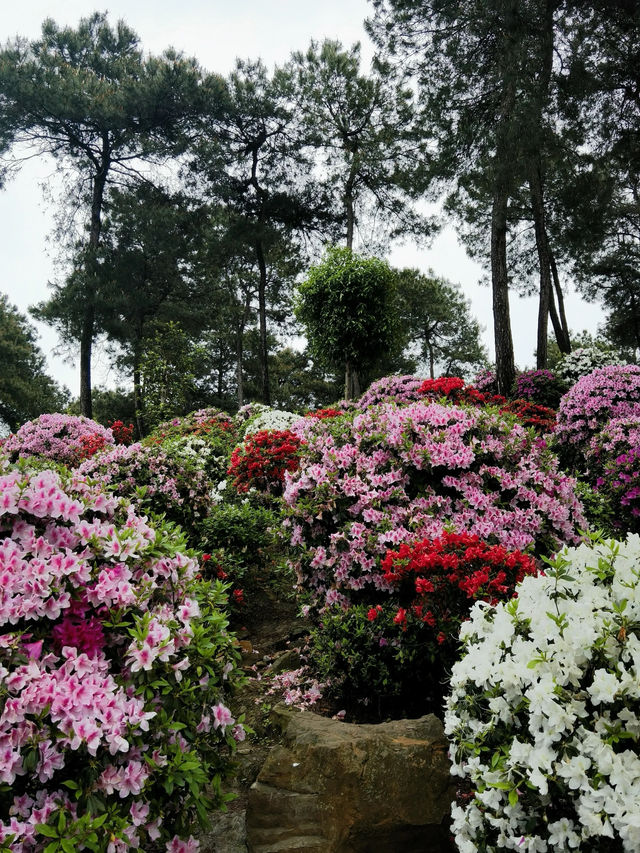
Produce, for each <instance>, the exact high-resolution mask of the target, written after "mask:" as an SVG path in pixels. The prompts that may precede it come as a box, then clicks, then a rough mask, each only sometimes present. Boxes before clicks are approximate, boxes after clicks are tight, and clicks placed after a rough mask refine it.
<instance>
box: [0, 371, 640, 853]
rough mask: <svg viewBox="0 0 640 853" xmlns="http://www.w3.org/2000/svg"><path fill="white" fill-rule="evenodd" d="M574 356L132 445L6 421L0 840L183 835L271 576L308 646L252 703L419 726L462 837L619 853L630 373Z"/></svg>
mask: <svg viewBox="0 0 640 853" xmlns="http://www.w3.org/2000/svg"><path fill="white" fill-rule="evenodd" d="M568 358H569V357H568ZM573 362H575V364H573ZM573 362H572V363H571V364H568V365H567V368H566V370H564V371H562V370H560V369H558V370H557V371H555V372H552V371H525V372H523V373H521V374H519V375H518V377H517V379H516V382H515V383H514V387H513V389H512V391H511V393H510V395H509V397H506V398H505V397H501V396H499V395H498V394H497V393H495V391H496V389H495V385H494V377H493V376H492V375H491V373H490V372H485V373H484V374H483V375H482V376H480V377H478V379H477V382H476V383H472V384H467V383H465V382H464V381H463V380H461V379H459V378H457V377H439V378H436V379H423V378H420V377H414V376H394V377H385V378H383V379H381V380H378V381H377V382H374V383H373V384H372V385H371V386H370V387H369V388H368V389H367V391H366V392H365V393H364V394H363V395H362V396H361V397H360V398H359V399H357V400H350V401H346V400H343V401H337V402H336V403H335V404H333V405H332V406H329V407H326V408H323V409H320V410H317V411H312V412H284V411H279V410H275V409H272V408H270V407H267V406H264V405H262V404H258V403H250V404H248V405H247V406H244V407H243V408H242V409H240V411H239V412H237V413H235V414H234V415H230V414H228V413H225V412H222V411H219V410H217V409H212V408H207V409H201V410H198V411H195V412H192V413H191V414H190V415H188V416H186V417H181V418H174V419H172V420H170V421H167V422H165V423H163V424H161V425H160V426H158V427H157V428H156V429H155V430H154V431H153V432H152V433H151V434H150V435H148V436H146V437H145V438H144V439H143V440H141V441H133V434H132V427H129V426H128V425H127V424H125V423H122V422H115V423H113V424H111V425H109V427H106V426H102V425H100V424H98V423H96V422H94V421H90V420H88V419H86V418H79V417H75V416H71V415H62V414H56V415H48V416H45V415H43V416H41V417H40V418H38V419H37V420H35V421H32V422H28V423H25V424H24V425H23V426H22V427H21V428H20V429H19V430H18V431H17V432H16V434H15V435H12V436H10V437H9V438H8V439H7V440H6V441H5V442H4V444H3V445H2V446H1V447H0V571H1V573H2V574H1V580H2V596H1V598H0V620H1V621H2V625H3V626H4V627H3V628H2V632H0V708H1V713H0V739H1V746H2V748H1V749H0V851H14V850H15V851H25V853H30V851H36V853H40V851H54V850H67V849H69V850H72V849H73V850H82V849H86V850H95V851H105V853H107V851H108V853H113V851H126V850H133V849H142V850H145V851H150V853H155V851H183V852H184V853H190V851H196V850H198V847H199V844H198V841H197V834H198V825H199V824H201V825H206V822H207V816H208V815H209V814H211V812H212V811H214V810H215V809H218V808H221V807H223V806H224V803H225V801H226V798H227V795H226V794H225V780H228V778H229V776H230V773H231V772H232V763H233V753H234V751H235V749H236V747H237V744H238V742H239V741H242V740H243V739H244V738H245V737H251V736H252V735H251V731H250V729H248V728H247V727H246V724H245V722H244V716H243V714H244V712H245V711H246V710H247V709H246V708H244V707H243V706H242V702H243V700H242V695H243V694H242V691H241V689H240V688H241V687H242V684H243V678H244V676H243V672H242V670H241V668H240V653H239V650H240V646H239V643H238V641H237V639H236V637H235V634H234V632H235V631H236V629H239V628H240V627H241V626H243V625H244V624H245V622H246V621H248V620H250V618H251V614H252V613H255V612H257V611H260V610H261V609H264V607H265V606H268V603H267V602H269V601H273V600H274V597H275V598H277V597H278V596H292V595H295V596H296V599H297V602H298V606H299V609H300V613H301V614H303V616H304V617H305V619H306V624H307V626H308V636H307V638H306V640H305V643H304V646H303V648H302V649H301V654H302V660H303V665H302V666H301V667H300V668H299V669H297V670H295V671H290V672H284V673H279V674H278V675H277V676H275V677H274V678H273V680H272V682H270V683H269V685H267V687H268V694H267V695H268V700H269V701H270V702H272V701H274V697H275V698H276V699H281V700H283V701H285V702H287V703H290V704H293V705H296V706H298V707H306V708H311V709H315V710H318V711H319V712H321V713H328V714H332V715H334V714H338V716H339V718H341V719H346V720H348V721H350V722H379V721H382V720H385V719H389V718H391V717H401V716H406V715H409V716H419V715H422V714H424V713H427V712H433V713H435V714H437V715H438V716H440V717H441V718H442V719H443V720H444V721H445V724H446V729H447V732H448V734H449V737H450V742H451V759H452V763H453V771H454V773H456V774H458V775H459V776H460V777H461V778H462V780H463V781H462V784H461V789H460V791H461V797H460V800H459V802H458V804H457V805H456V806H455V807H454V813H453V833H454V835H455V839H456V844H457V845H458V849H459V850H460V851H463V852H464V853H466V851H490V850H496V851H498V850H504V849H515V850H520V849H524V850H532V851H533V850H536V851H538V850H539V851H545V850H549V851H550V850H573V849H580V850H589V851H591V850H593V851H595V850H604V851H608V850H625V851H627V850H629V851H632V850H637V849H638V844H639V843H640V842H639V841H638V835H637V833H638V830H637V820H636V819H635V818H634V817H633V816H634V815H637V814H638V813H640V802H638V795H637V794H636V793H635V792H637V790H638V788H639V787H640V786H639V785H638V783H639V782H640V771H638V770H637V768H636V763H637V757H636V756H637V752H638V738H639V737H640V723H639V719H640V707H639V704H640V703H639V698H640V695H639V694H638V691H637V690H636V687H635V686H634V684H635V683H636V682H637V680H638V672H637V666H638V663H637V661H638V659H639V658H638V656H637V654H636V651H637V650H636V644H637V637H638V628H637V626H638V624H640V619H639V618H638V615H637V614H636V612H635V611H636V609H637V607H638V606H640V604H639V603H638V601H636V597H637V594H636V589H637V586H638V577H640V568H638V565H639V563H638V559H639V550H640V540H638V537H637V534H638V533H639V532H640V522H639V518H640V457H639V456H638V453H639V450H638V439H639V437H640V368H637V367H634V366H630V365H615V364H604V365H602V366H598V365H596V367H595V369H593V370H591V371H590V372H587V373H584V374H582V375H580V376H577V377H576V379H575V380H574V381H572V380H571V376H573V373H572V371H574V373H575V371H578V370H579V369H581V368H584V367H585V365H586V366H588V365H589V364H590V362H589V361H588V359H587V358H586V356H583V357H581V358H577V357H576V358H574V359H573ZM267 687H265V689H267ZM105 839H107V841H105Z"/></svg>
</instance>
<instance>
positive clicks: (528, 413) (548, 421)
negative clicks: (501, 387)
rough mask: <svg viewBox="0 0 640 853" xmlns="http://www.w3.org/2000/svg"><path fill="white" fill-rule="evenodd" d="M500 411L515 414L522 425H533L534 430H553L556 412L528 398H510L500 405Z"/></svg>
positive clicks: (541, 431)
mask: <svg viewBox="0 0 640 853" xmlns="http://www.w3.org/2000/svg"><path fill="white" fill-rule="evenodd" d="M500 411H501V412H507V413H508V414H510V415H515V416H516V418H518V420H519V421H520V423H521V424H523V426H527V427H533V429H535V430H536V432H539V433H545V432H553V430H554V427H555V425H556V413H555V412H554V410H553V409H549V408H547V406H539V405H538V404H537V403H530V402H529V401H528V400H512V401H511V402H509V403H507V404H506V405H504V406H501V407H500Z"/></svg>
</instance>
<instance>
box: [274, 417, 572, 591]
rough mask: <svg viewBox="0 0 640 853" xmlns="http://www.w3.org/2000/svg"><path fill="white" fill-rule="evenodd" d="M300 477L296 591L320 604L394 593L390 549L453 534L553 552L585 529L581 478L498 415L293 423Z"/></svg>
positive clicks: (289, 490)
mask: <svg viewBox="0 0 640 853" xmlns="http://www.w3.org/2000/svg"><path fill="white" fill-rule="evenodd" d="M293 429H294V431H297V433H298V435H299V436H300V438H301V439H302V440H303V446H302V453H301V465H300V469H299V470H298V471H296V472H293V473H288V474H287V475H286V477H285V483H286V486H285V491H284V500H285V502H286V503H287V504H288V506H289V508H290V509H289V517H288V518H287V519H285V525H287V527H288V530H289V534H290V540H291V546H292V548H293V552H294V561H295V568H296V571H297V575H298V581H299V583H300V585H301V586H302V587H303V588H304V589H306V590H308V591H310V593H311V595H312V599H313V602H314V604H315V605H317V606H320V607H324V606H330V605H332V604H336V603H337V604H339V605H342V606H344V607H347V606H348V605H349V604H351V603H353V602H356V601H363V600H370V599H371V595H372V593H377V592H379V591H383V592H384V591H389V590H390V585H389V583H388V581H386V580H385V578H384V573H383V572H382V570H381V566H380V561H381V558H382V557H383V556H384V554H385V553H386V551H387V549H389V548H395V547H396V546H398V545H399V544H401V543H405V542H414V541H416V540H419V539H433V538H436V537H438V536H440V535H441V534H442V532H443V530H445V529H447V528H451V529H453V530H455V531H457V532H459V533H462V532H468V533H471V534H475V535H477V536H479V537H480V538H481V539H484V540H487V541H489V542H493V543H498V544H501V545H503V546H504V547H505V548H507V549H509V550H526V551H530V552H531V551H532V552H534V553H535V554H536V555H549V554H551V553H552V552H553V551H555V550H556V549H557V548H558V547H559V546H560V545H562V544H563V543H575V542H577V541H578V534H577V531H578V529H579V528H583V527H584V526H585V519H584V516H583V514H582V511H581V506H580V504H579V501H578V500H577V498H576V497H575V493H574V492H575V481H574V480H573V479H572V478H570V477H567V476H565V475H563V474H562V473H561V472H560V471H559V470H558V464H557V459H556V457H555V456H554V454H552V453H551V452H550V450H549V449H548V448H547V445H546V443H545V441H544V440H543V439H541V438H536V437H535V436H534V435H533V433H532V432H531V431H529V430H527V429H525V428H524V427H523V426H522V425H520V424H519V423H517V422H515V420H514V419H513V418H510V417H509V416H505V415H501V414H499V413H498V412H497V411H495V410H491V409H481V408H463V407H460V406H454V405H444V404H441V403H437V402H431V403H427V402H423V403H412V404H410V405H408V406H404V407H397V406H396V405H381V406H378V407H372V408H370V409H368V410H367V411H365V412H363V413H360V414H356V415H355V416H354V415H349V416H346V415H345V416H342V417H340V418H335V419H331V420H325V421H314V420H311V419H305V420H304V421H301V422H300V423H299V424H296V425H294V428H293Z"/></svg>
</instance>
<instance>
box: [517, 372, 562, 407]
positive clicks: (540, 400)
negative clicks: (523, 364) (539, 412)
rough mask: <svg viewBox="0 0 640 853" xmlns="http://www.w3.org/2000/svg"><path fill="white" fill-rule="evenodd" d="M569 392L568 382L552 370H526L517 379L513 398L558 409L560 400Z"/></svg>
mask: <svg viewBox="0 0 640 853" xmlns="http://www.w3.org/2000/svg"><path fill="white" fill-rule="evenodd" d="M567 390H568V386H567V384H566V382H563V381H562V380H561V379H559V378H558V377H557V376H555V375H554V374H553V373H552V372H551V371H550V370H524V371H523V372H522V373H519V374H518V375H517V376H516V378H515V382H514V383H513V389H512V396H513V397H514V398H515V399H517V400H528V401H529V402H530V403H537V404H538V405H540V406H547V407H549V408H550V409H557V408H558V405H559V403H560V398H561V397H562V395H563V394H565V393H566V392H567Z"/></svg>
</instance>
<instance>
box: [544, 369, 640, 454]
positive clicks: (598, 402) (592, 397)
mask: <svg viewBox="0 0 640 853" xmlns="http://www.w3.org/2000/svg"><path fill="white" fill-rule="evenodd" d="M636 413H640V367H637V366H636V365H632V364H627V365H624V366H618V367H616V366H614V367H601V368H598V369H596V370H594V371H593V373H590V374H589V375H588V376H583V377H582V378H581V379H579V380H578V381H577V382H576V384H575V385H574V386H573V388H571V389H570V390H569V391H568V392H567V393H566V394H565V395H564V397H563V398H562V400H561V401H560V407H559V409H558V419H557V424H556V430H555V434H556V438H557V441H558V443H559V444H560V445H567V446H569V447H570V448H573V449H574V450H576V451H577V452H578V453H584V452H585V451H586V450H587V449H588V446H589V442H590V440H591V439H592V438H593V436H594V435H595V434H596V433H597V432H599V431H600V430H601V429H602V427H603V426H604V424H606V423H607V421H609V420H611V418H620V417H627V416H629V415H634V414H636Z"/></svg>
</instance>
